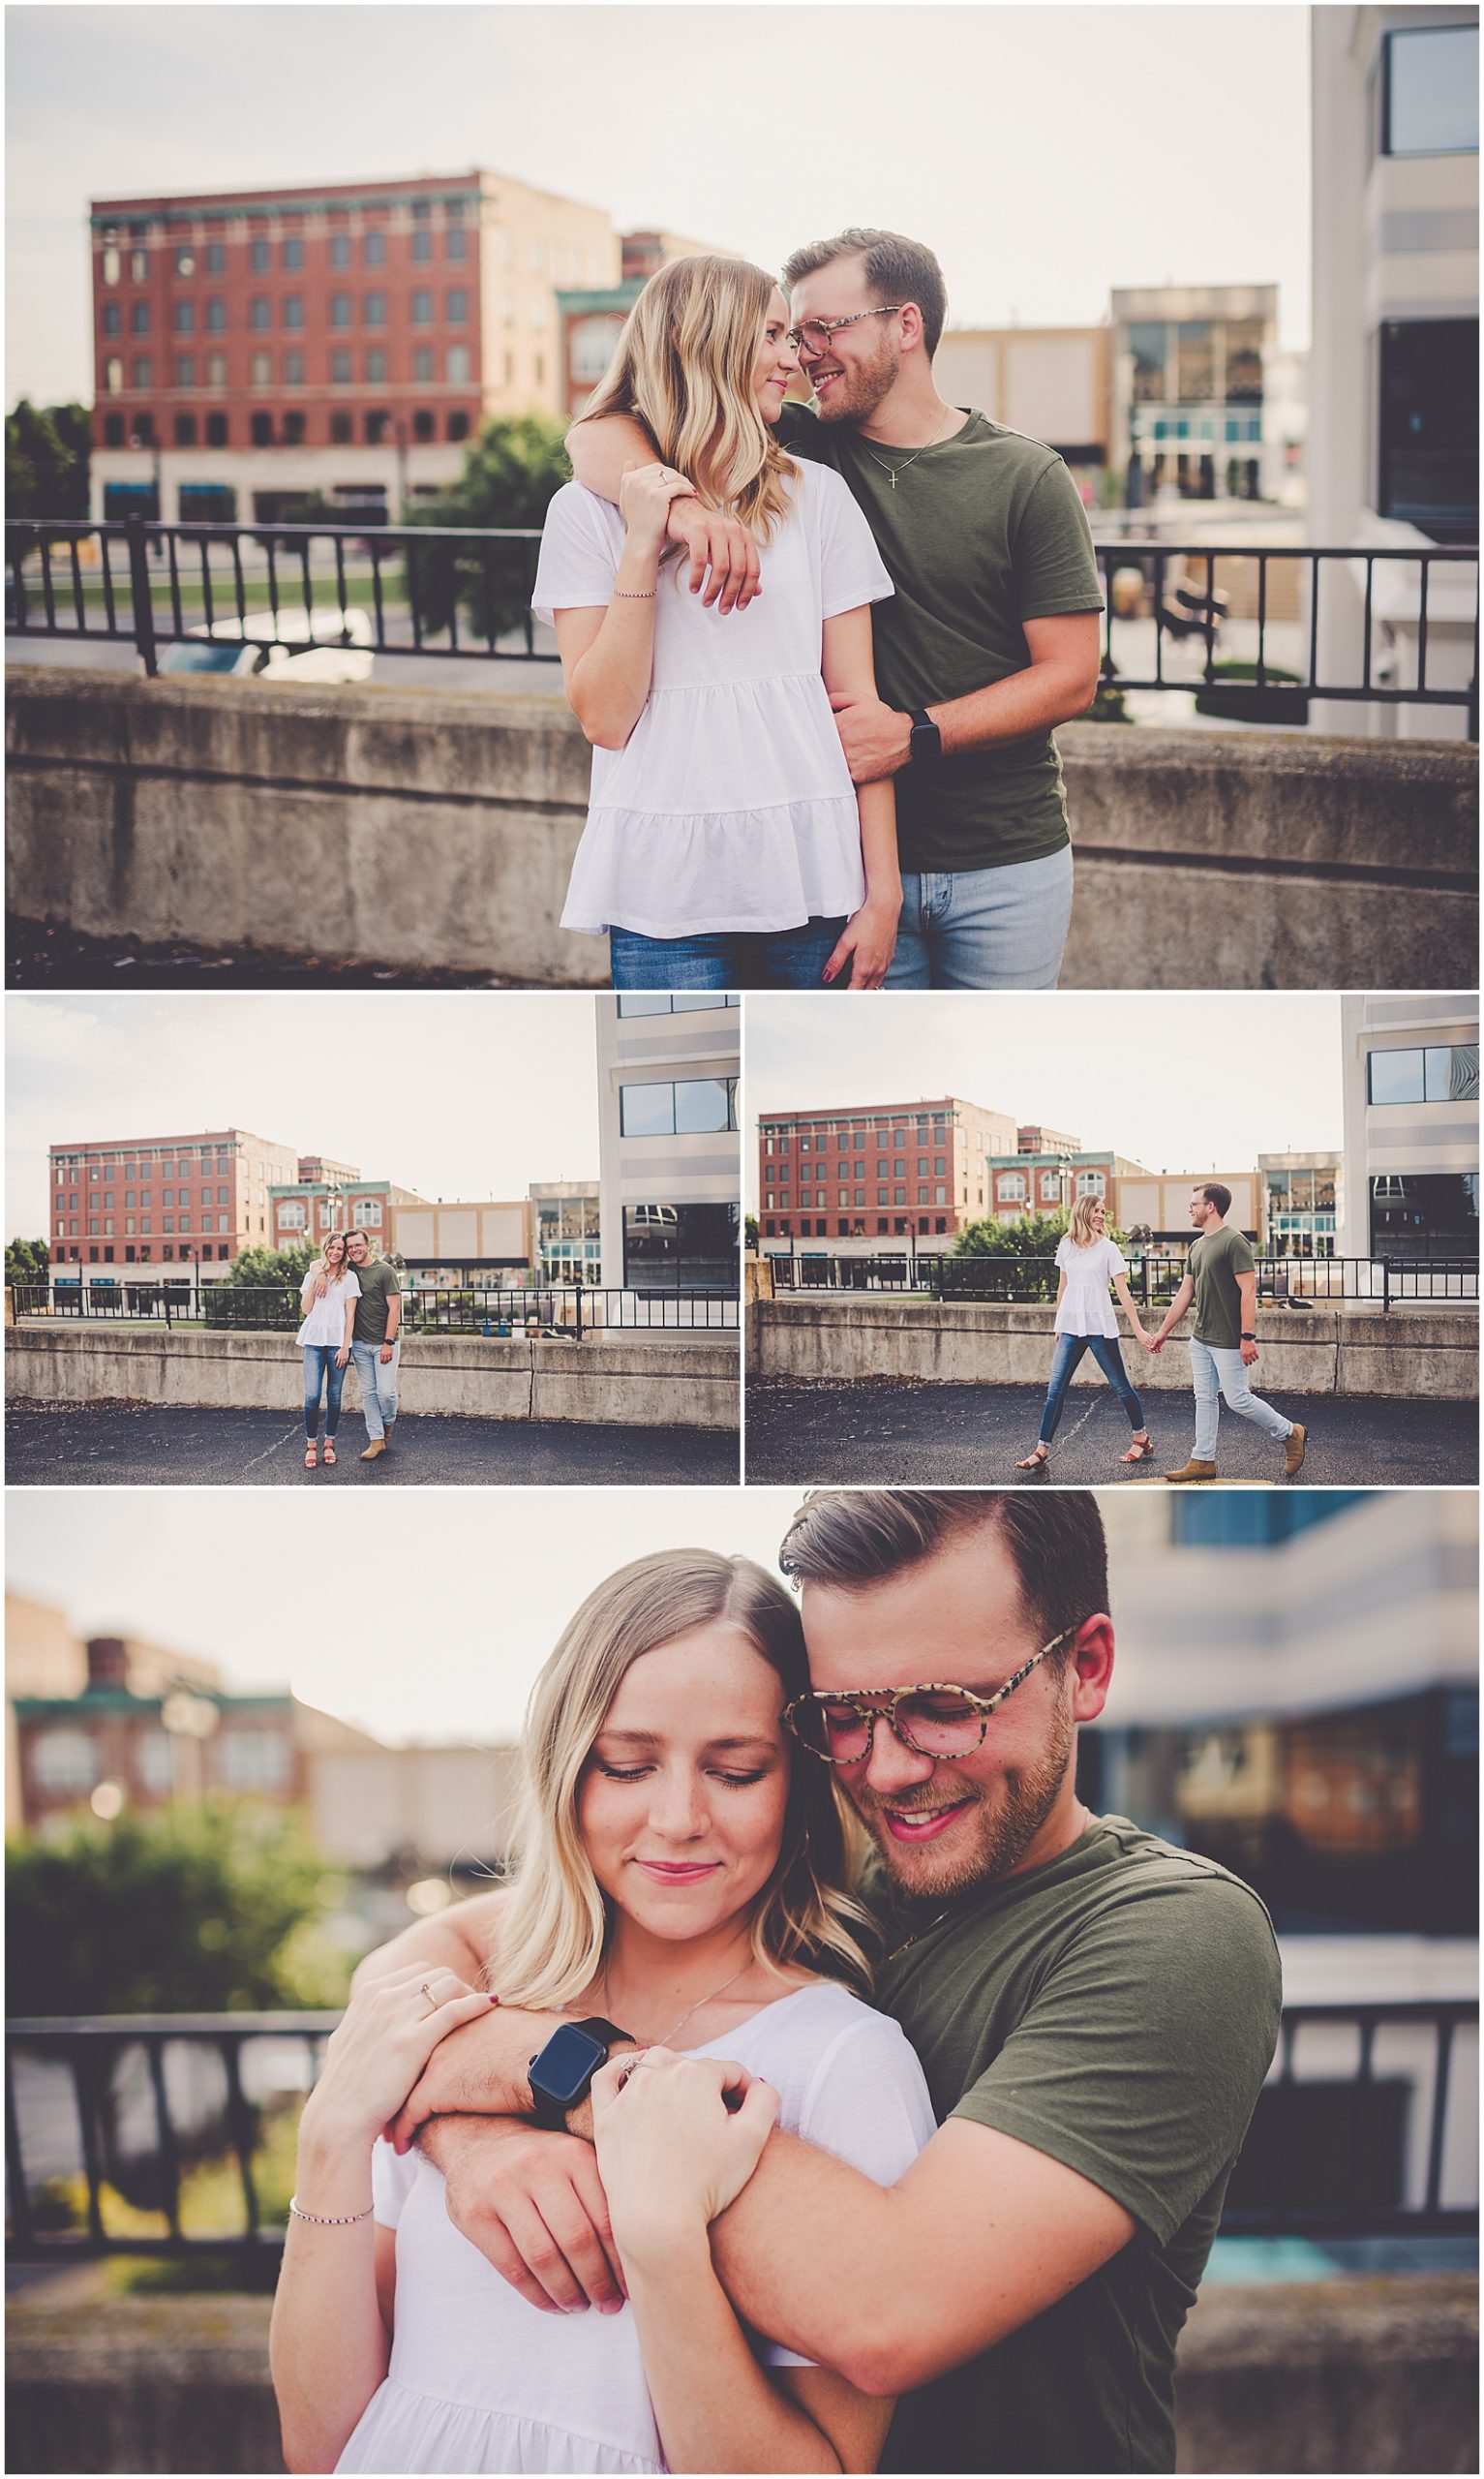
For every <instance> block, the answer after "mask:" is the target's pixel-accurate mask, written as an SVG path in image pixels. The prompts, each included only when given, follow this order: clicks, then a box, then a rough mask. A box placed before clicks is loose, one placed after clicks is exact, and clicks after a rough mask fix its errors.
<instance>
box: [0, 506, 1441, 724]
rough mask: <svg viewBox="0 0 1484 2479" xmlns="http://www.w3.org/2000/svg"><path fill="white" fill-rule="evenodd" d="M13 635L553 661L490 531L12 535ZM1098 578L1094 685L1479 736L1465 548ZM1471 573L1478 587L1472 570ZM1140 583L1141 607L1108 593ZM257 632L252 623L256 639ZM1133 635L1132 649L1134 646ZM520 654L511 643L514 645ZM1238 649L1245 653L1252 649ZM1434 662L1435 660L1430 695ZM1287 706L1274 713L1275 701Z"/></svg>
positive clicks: (510, 539)
mask: <svg viewBox="0 0 1484 2479" xmlns="http://www.w3.org/2000/svg"><path fill="white" fill-rule="evenodd" d="M5 536H6V627H7V630H8V631H10V632H12V633H14V634H15V635H17V636H22V637H25V636H42V637H66V638H93V639H97V640H98V641H99V642H100V643H106V642H109V641H111V642H114V643H119V642H122V643H125V644H130V645H133V646H134V647H135V648H136V652H137V653H138V655H139V658H140V660H141V661H142V663H143V665H144V669H145V671H146V672H148V673H149V674H151V675H153V674H154V673H155V672H156V671H157V670H158V668H159V655H160V649H161V648H162V647H163V646H170V645H179V644H182V643H184V642H186V641H187V640H188V639H190V638H191V637H193V636H197V637H198V636H201V635H206V636H209V635H211V633H212V632H213V630H216V629H220V630H221V631H222V633H223V634H224V635H240V636H244V637H245V636H248V635H251V636H253V637H254V638H255V639H256V640H257V642H259V643H260V644H261V645H262V646H263V647H264V648H266V647H268V646H270V645H276V646H282V647H283V648H284V649H285V650H286V651H287V652H288V653H290V654H295V653H297V654H302V653H304V652H305V650H306V645H307V644H308V643H312V642H318V643H326V642H330V643H333V642H334V641H335V639H334V636H333V634H331V635H330V636H328V637H318V638H316V636H315V635H314V625H315V617H316V615H317V614H318V616H319V620H320V622H321V624H324V623H325V622H326V616H327V615H328V614H333V613H338V612H345V611H347V610H350V609H356V608H358V609H360V610H362V611H364V613H365V615H366V622H367V627H368V632H369V633H368V634H367V636H366V637H365V638H364V639H363V640H362V642H364V643H365V644H367V645H369V646H370V648H371V649H372V650H373V651H374V652H376V653H380V654H387V655H409V656H417V655H429V656H431V655H438V656H440V657H443V658H447V657H449V656H455V657H460V658H469V659H473V660H488V659H489V658H490V657H491V656H495V655H499V656H501V657H503V658H514V659H516V660H524V661H528V662H552V661H555V660H556V654H555V650H554V649H553V648H551V647H550V646H538V645H537V642H536V636H535V628H534V624H533V620H532V615H531V611H530V594H531V588H532V585H533V582H534V577H535V566H536V559H537V554H538V552H539V548H540V540H541V534H540V529H539V528H538V527H534V526H502V527H493V528H479V527H471V526H463V527H435V526H419V525H368V524H366V523H364V522H361V521H351V522H348V523H347V524H345V525H343V526H323V525H287V524H286V525H275V526H240V525H223V524H194V525H157V524H153V523H151V522H150V521H149V520H147V519H146V518H143V517H137V516H133V517H126V518H125V519H123V520H122V522H118V523H108V524H97V525H95V524H92V523H84V522H82V521H80V520H79V521H76V522H72V521H64V520H61V519H57V520H48V521H46V522H45V523H40V522H37V521H36V520H33V519H25V520H18V519H12V520H9V521H8V522H7V524H6V529H5ZM1096 551H1097V558H1098V565H1099V568H1100V571H1101V573H1102V575H1103V577H1104V580H1105V618H1104V624H1103V657H1102V672H1103V678H1104V681H1105V684H1106V685H1107V686H1108V687H1109V688H1116V689H1137V690H1145V691H1147V690H1160V689H1169V690H1183V691H1187V692H1189V691H1190V690H1192V689H1195V690H1197V691H1200V692H1202V693H1203V694H1205V695H1206V696H1208V697H1216V696H1219V697H1220V699H1221V701H1222V711H1223V712H1227V711H1229V712H1230V713H1231V714H1232V715H1234V716H1236V717H1237V718H1239V719H1240V717H1241V716H1242V715H1243V714H1244V713H1247V714H1250V715H1251V716H1252V717H1253V718H1254V719H1283V716H1284V713H1287V714H1288V715H1289V716H1290V719H1292V720H1294V721H1298V722H1303V721H1305V720H1306V719H1307V715H1308V701H1309V700H1310V699H1312V698H1325V699H1331V700H1338V701H1340V702H1349V703H1355V704H1366V703H1370V704H1375V705H1395V706H1436V707H1454V708H1460V709H1462V710H1463V711H1464V713H1465V714H1466V717H1467V719H1468V721H1467V727H1468V731H1469V738H1470V739H1474V740H1476V739H1477V738H1478V625H1479V622H1478V613H1479V590H1478V552H1477V549H1475V548H1470V547H1469V546H1467V545H1460V544H1435V543H1428V544H1418V545H1417V546H1416V547H1415V548H1411V547H1408V548H1393V547H1390V546H1387V547H1386V548H1384V549H1373V548H1355V547H1351V546H1345V547H1339V548H1332V547H1329V546H1323V547H1316V546H1311V545H1307V544H1305V545H1302V546H1298V545H1295V546H1292V547H1275V546H1268V545H1263V546H1261V547H1254V548H1248V547H1246V546H1245V545H1243V544H1240V543H1228V544H1222V545H1213V544H1211V543H1202V542H1194V543H1184V542H1164V541H1159V540H1155V539H1152V538H1150V539H1140V540H1120V541H1101V542H1099V543H1098V544H1097V545H1096ZM1238 564H1255V565H1256V567H1257V593H1256V611H1255V614H1254V619H1253V622H1252V623H1250V624H1244V623H1239V622H1233V620H1232V618H1231V616H1230V599H1231V597H1230V596H1229V595H1228V593H1227V590H1226V587H1225V586H1224V584H1223V577H1224V576H1225V577H1226V578H1227V581H1228V583H1229V581H1230V579H1231V578H1232V575H1233V572H1234V571H1235V570H1236V569H1237V567H1238ZM1275 566H1277V567H1280V568H1286V569H1287V571H1288V572H1289V579H1290V582H1291V581H1292V578H1293V576H1295V575H1296V579H1297V582H1298V587H1299V591H1298V593H1297V596H1296V597H1294V598H1295V599H1296V604H1297V608H1298V613H1299V616H1298V617H1297V618H1296V619H1291V620H1278V619H1275V618H1274V617H1273V606H1274V605H1275V603H1276V601H1277V600H1278V599H1279V592H1278V591H1275V590H1274V589H1273V588H1271V587H1270V584H1269V578H1270V574H1271V572H1272V571H1273V569H1274V568H1275ZM1470 567H1471V569H1472V571H1473V573H1472V577H1471V580H1470V579H1469V576H1468V574H1467V571H1468V570H1469V568H1470ZM1337 568H1339V569H1340V570H1342V571H1344V572H1346V573H1347V574H1348V576H1349V577H1350V579H1351V580H1352V581H1353V583H1354V586H1355V596H1356V597H1357V598H1358V608H1357V609H1355V610H1354V612H1353V615H1352V616H1353V619H1354V629H1353V631H1352V634H1353V635H1354V637H1355V642H1354V644H1353V646H1352V648H1351V654H1350V658H1349V659H1348V661H1347V662H1346V663H1344V664H1343V666H1342V667H1341V671H1340V676H1339V677H1337V678H1334V679H1324V678H1321V677H1320V674H1319V618H1320V605H1321V598H1322V597H1323V596H1324V595H1325V594H1330V595H1333V594H1334V593H1335V592H1336V590H1337V588H1336V584H1335V582H1334V580H1335V572H1336V569H1337ZM1451 568H1457V569H1458V570H1459V571H1460V574H1461V581H1462V586H1463V597H1464V604H1465V606H1466V609H1467V613H1468V615H1469V616H1468V617H1467V618H1466V619H1465V620H1463V621H1462V622H1461V621H1460V619H1459V617H1458V616H1457V614H1456V613H1450V614H1448V615H1442V614H1441V613H1440V612H1439V591H1440V590H1439V586H1438V584H1437V583H1436V579H1437V576H1438V573H1439V570H1448V569H1451ZM1378 570H1379V571H1380V572H1381V574H1382V576H1383V577H1385V578H1390V577H1393V576H1394V577H1395V579H1396V584H1397V598H1396V599H1395V601H1393V600H1391V599H1390V598H1388V597H1387V596H1386V594H1385V592H1384V590H1383V591H1382V593H1381V594H1380V596H1379V597H1378V589H1377V575H1378ZM1131 572H1133V573H1136V576H1137V579H1138V585H1137V591H1136V597H1135V600H1136V608H1135V609H1133V610H1132V611H1126V610H1122V609H1120V607H1119V606H1120V604H1121V603H1122V602H1123V601H1124V600H1125V599H1126V596H1125V593H1124V591H1123V589H1122V588H1120V589H1119V591H1117V592H1116V593H1115V591H1114V585H1113V580H1114V578H1115V577H1116V576H1119V575H1122V576H1123V577H1125V578H1127V577H1128V576H1129V575H1130V574H1131ZM249 622H251V623H252V626H251V627H249V625H248V624H249ZM1399 623H1401V624H1403V625H1405V627H1406V629H1407V630H1408V634H1410V635H1414V638H1415V650H1416V675H1417V676H1416V679H1415V680H1414V681H1413V680H1404V679H1401V678H1400V677H1399V676H1398V674H1399V669H1400V664H1399V660H1398V655H1397V643H1396V630H1397V627H1398V624H1399ZM1151 624H1152V626H1153V630H1154V645H1153V661H1152V664H1151V663H1150V662H1149V661H1148V658H1147V655H1145V654H1142V652H1141V653H1140V656H1139V659H1138V660H1137V661H1136V663H1135V665H1134V666H1133V667H1131V665H1130V662H1129V661H1128V660H1127V659H1124V660H1120V655H1123V656H1125V657H1127V655H1128V650H1129V646H1130V642H1131V640H1133V641H1134V642H1135V643H1136V646H1138V647H1139V648H1140V649H1141V648H1142V647H1143V646H1144V645H1145V644H1146V643H1147V631H1148V628H1149V626H1150V625H1151ZM1238 626H1247V627H1253V626H1255V627H1256V637H1255V639H1254V640H1253V645H1254V654H1253V658H1252V659H1251V660H1250V661H1248V660H1246V659H1244V660H1242V661H1239V662H1234V661H1233V660H1231V659H1230V658H1228V657H1227V656H1226V655H1225V654H1224V653H1223V651H1222V647H1223V640H1224V637H1225V636H1229V635H1230V633H1231V631H1232V629H1233V628H1234V627H1238ZM1461 627H1462V629H1463V631H1464V633H1465V634H1466V636H1467V637H1468V639H1469V644H1470V646H1471V668H1470V671H1469V679H1468V681H1467V683H1465V684H1463V685H1458V684H1456V683H1443V684H1442V685H1440V686H1439V681H1438V677H1437V662H1436V646H1437V641H1438V639H1439V634H1440V633H1441V631H1442V630H1443V629H1444V628H1447V629H1448V630H1449V631H1450V632H1451V633H1452V634H1453V635H1454V636H1455V637H1456V636H1457V635H1458V633H1459V631H1460V628H1461ZM1139 630H1142V631H1143V635H1142V637H1140V636H1138V635H1137V634H1136V632H1138V631H1139ZM1275 630H1287V634H1288V637H1290V638H1291V640H1292V646H1291V649H1288V650H1289V651H1291V653H1292V655H1293V660H1292V661H1290V662H1287V663H1284V662H1280V661H1279V660H1278V659H1277V658H1276V657H1275V656H1274V654H1273V652H1272V641H1273V635H1274V631H1275ZM512 641H513V642H512ZM1244 642H1245V640H1244ZM1430 651H1431V652H1433V653H1434V656H1435V659H1434V671H1433V677H1432V678H1431V679H1430V678H1429V657H1430ZM1285 698H1286V699H1287V700H1288V701H1289V704H1288V707H1287V709H1282V710H1280V707H1279V706H1275V704H1274V700H1275V699H1278V700H1280V701H1281V700H1283V699H1285Z"/></svg>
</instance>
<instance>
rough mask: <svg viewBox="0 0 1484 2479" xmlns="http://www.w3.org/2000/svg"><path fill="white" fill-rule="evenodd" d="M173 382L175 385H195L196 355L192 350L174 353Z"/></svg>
mask: <svg viewBox="0 0 1484 2479" xmlns="http://www.w3.org/2000/svg"><path fill="white" fill-rule="evenodd" d="M175 384H176V386H177V387H194V386H195V385H196V355H195V353H194V352H182V353H177V354H176V357H175Z"/></svg>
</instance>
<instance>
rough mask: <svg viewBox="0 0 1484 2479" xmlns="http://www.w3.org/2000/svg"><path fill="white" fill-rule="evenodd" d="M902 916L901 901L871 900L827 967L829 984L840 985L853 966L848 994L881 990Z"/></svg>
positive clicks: (856, 916) (841, 939)
mask: <svg viewBox="0 0 1484 2479" xmlns="http://www.w3.org/2000/svg"><path fill="white" fill-rule="evenodd" d="M900 914H901V901H900V898H892V897H871V896H867V897H866V899H865V902H864V903H863V904H862V906H861V909H860V911H859V912H853V913H852V914H851V916H850V919H849V920H848V921H847V922H846V924H845V927H844V929H843V930H842V931H841V933H840V935H839V941H838V944H837V945H836V947H835V950H834V953H833V956H832V957H831V959H830V961H829V963H828V964H826V966H825V976H824V977H825V979H826V981H827V982H832V983H833V982H836V981H838V979H839V977H840V975H841V973H842V972H843V971H844V969H845V966H846V965H847V964H849V965H850V968H851V970H850V979H849V981H848V982H847V983H846V984H845V987H846V989H847V990H879V989H880V988H881V985H882V983H883V982H884V981H885V979H886V977H887V967H888V965H889V964H891V961H892V958H893V955H894V954H895V952H896V924H897V921H898V919H899V917H900Z"/></svg>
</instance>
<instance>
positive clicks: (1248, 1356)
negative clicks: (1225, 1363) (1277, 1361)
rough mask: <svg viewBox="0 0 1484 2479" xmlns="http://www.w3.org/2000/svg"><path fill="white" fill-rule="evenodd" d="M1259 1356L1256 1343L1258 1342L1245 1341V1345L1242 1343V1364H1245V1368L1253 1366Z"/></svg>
mask: <svg viewBox="0 0 1484 2479" xmlns="http://www.w3.org/2000/svg"><path fill="white" fill-rule="evenodd" d="M1256 1360H1257V1344H1256V1343H1254V1342H1251V1341H1248V1342H1244V1343H1243V1345H1242V1365H1243V1367H1244V1368H1251V1367H1252V1366H1253V1364H1254V1362H1256Z"/></svg>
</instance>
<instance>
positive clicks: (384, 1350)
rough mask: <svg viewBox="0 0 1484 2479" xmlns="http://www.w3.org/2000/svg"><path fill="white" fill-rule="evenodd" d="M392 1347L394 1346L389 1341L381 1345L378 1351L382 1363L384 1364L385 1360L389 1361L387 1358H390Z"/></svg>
mask: <svg viewBox="0 0 1484 2479" xmlns="http://www.w3.org/2000/svg"><path fill="white" fill-rule="evenodd" d="M393 1349H394V1346H393V1345H392V1344H391V1343H383V1344H382V1345H381V1353H380V1357H381V1361H382V1363H383V1365H384V1364H385V1362H387V1361H389V1360H390V1359H391V1356H392V1352H393Z"/></svg>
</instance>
